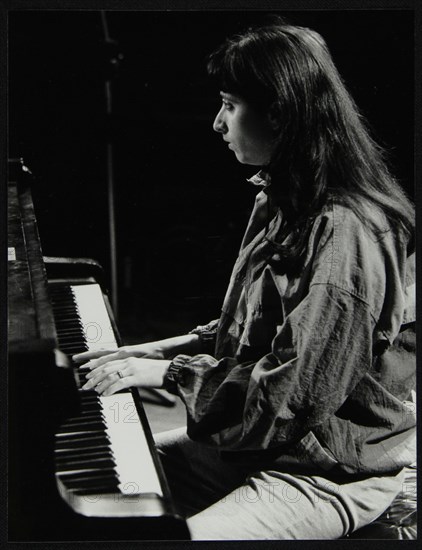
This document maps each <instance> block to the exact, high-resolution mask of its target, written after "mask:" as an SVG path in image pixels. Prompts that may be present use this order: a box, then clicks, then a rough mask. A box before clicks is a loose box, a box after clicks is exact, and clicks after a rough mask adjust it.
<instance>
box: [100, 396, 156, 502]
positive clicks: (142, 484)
mask: <svg viewBox="0 0 422 550" xmlns="http://www.w3.org/2000/svg"><path fill="white" fill-rule="evenodd" d="M99 399H100V401H101V404H102V407H103V415H104V418H105V421H106V424H107V429H106V432H107V434H108V436H109V438H110V440H111V446H112V449H113V454H114V460H115V462H116V471H117V473H118V475H119V479H120V485H119V489H120V491H121V492H122V494H124V495H133V494H140V493H155V494H157V495H159V496H162V495H163V492H162V489H161V484H160V480H159V478H158V475H157V471H156V469H155V465H154V462H153V459H152V456H151V453H150V451H149V447H148V443H147V440H146V437H145V433H144V431H143V429H142V426H141V423H140V421H139V417H138V413H137V410H136V406H135V403H134V402H133V398H132V394H131V393H119V394H115V395H109V396H105V397H104V396H102V397H100V398H99Z"/></svg>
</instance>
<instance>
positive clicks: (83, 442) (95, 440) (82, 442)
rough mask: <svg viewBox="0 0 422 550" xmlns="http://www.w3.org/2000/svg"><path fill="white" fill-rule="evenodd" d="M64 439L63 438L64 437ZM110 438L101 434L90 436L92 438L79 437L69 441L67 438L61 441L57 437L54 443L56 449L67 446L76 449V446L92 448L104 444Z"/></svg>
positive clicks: (66, 447)
mask: <svg viewBox="0 0 422 550" xmlns="http://www.w3.org/2000/svg"><path fill="white" fill-rule="evenodd" d="M64 439H65V438H64ZM109 442H110V440H109V438H108V437H107V436H106V435H101V436H97V437H92V438H88V439H87V438H84V437H82V438H80V439H72V440H71V441H70V440H68V441H66V440H64V441H62V440H61V439H57V440H56V443H55V448H56V449H69V448H72V449H76V448H87V449H88V448H92V447H94V448H95V446H96V445H97V446H98V445H106V444H107V443H109Z"/></svg>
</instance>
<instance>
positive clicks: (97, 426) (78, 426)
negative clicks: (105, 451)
mask: <svg viewBox="0 0 422 550" xmlns="http://www.w3.org/2000/svg"><path fill="white" fill-rule="evenodd" d="M106 428H107V424H106V423H105V422H103V421H101V420H95V421H91V422H78V423H75V424H70V425H64V426H61V427H60V430H59V432H58V434H57V435H64V434H68V433H70V432H77V431H90V432H91V431H94V430H95V431H97V432H99V431H105V429H106Z"/></svg>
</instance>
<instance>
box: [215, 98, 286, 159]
mask: <svg viewBox="0 0 422 550" xmlns="http://www.w3.org/2000/svg"><path fill="white" fill-rule="evenodd" d="M220 96H221V100H222V105H221V108H220V110H219V112H218V113H217V116H216V117H215V120H214V124H213V128H214V130H215V131H216V132H218V133H220V134H222V136H223V140H224V141H225V142H226V143H228V148H229V149H231V150H232V151H233V152H234V154H235V155H236V158H237V160H238V161H239V162H241V163H242V164H251V165H255V166H265V165H266V164H268V163H269V162H270V159H271V155H272V152H273V150H274V147H275V137H276V127H277V126H278V125H277V124H276V122H275V121H274V120H273V119H272V118H271V117H270V115H269V114H266V113H260V112H258V111H256V110H255V109H253V108H252V107H251V106H250V104H248V103H247V102H246V101H244V100H243V99H242V98H240V97H239V96H236V95H234V94H229V93H226V92H220Z"/></svg>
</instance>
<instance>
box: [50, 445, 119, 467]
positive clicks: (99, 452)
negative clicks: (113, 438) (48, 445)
mask: <svg viewBox="0 0 422 550" xmlns="http://www.w3.org/2000/svg"><path fill="white" fill-rule="evenodd" d="M113 457H114V454H113V450H112V448H111V446H108V447H105V446H103V447H100V448H98V447H96V448H95V449H87V450H85V451H82V452H81V451H80V449H71V450H67V451H64V452H62V453H56V454H55V457H54V460H55V461H56V463H57V464H63V463H66V462H71V461H72V460H82V459H84V460H85V459H87V460H88V459H91V458H110V459H113Z"/></svg>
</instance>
